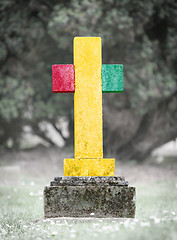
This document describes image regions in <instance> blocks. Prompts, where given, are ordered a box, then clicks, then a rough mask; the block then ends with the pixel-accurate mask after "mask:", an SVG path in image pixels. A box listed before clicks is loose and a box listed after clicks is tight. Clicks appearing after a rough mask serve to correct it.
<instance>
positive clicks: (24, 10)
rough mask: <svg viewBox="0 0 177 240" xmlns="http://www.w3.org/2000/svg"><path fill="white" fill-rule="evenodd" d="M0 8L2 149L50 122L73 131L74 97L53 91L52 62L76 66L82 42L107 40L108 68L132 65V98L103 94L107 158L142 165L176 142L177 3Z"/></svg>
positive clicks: (86, 0)
mask: <svg viewBox="0 0 177 240" xmlns="http://www.w3.org/2000/svg"><path fill="white" fill-rule="evenodd" d="M0 6H1V10H0V11H1V12H0V16H1V17H0V18H1V19H0V20H1V21H0V25H1V26H0V29H1V30H0V31H1V32H0V33H1V34H0V36H1V40H0V46H1V49H2V50H0V62H1V63H2V70H1V75H0V78H1V83H0V84H1V90H0V97H1V99H2V100H1V103H0V116H1V129H0V141H1V143H2V144H5V143H6V141H7V138H8V137H9V136H11V137H13V138H14V142H16V144H15V145H18V139H19V137H20V134H21V132H22V126H23V125H24V124H29V125H31V126H32V127H33V129H34V131H35V132H37V133H38V134H40V135H41V134H43V133H41V130H40V129H39V124H38V123H39V122H40V121H42V120H47V121H50V122H51V123H52V124H53V125H54V126H55V127H56V129H58V128H57V126H56V122H57V119H58V116H64V117H66V118H68V119H69V121H70V131H72V129H73V128H72V122H73V117H72V116H73V113H72V111H73V110H72V109H73V101H72V98H73V96H71V95H66V94H65V95H60V94H58V95H57V96H56V95H55V94H52V93H51V91H49V89H50V88H51V76H50V75H51V64H53V63H72V40H73V37H74V36H101V37H102V40H103V63H123V64H124V82H125V91H124V93H123V94H113V93H112V94H108V95H106V94H104V95H103V101H104V104H103V110H104V133H105V135H104V151H105V153H107V154H108V153H112V154H118V156H119V158H120V159H132V158H135V159H137V160H142V159H144V158H145V157H147V156H148V155H149V153H150V152H151V151H152V149H153V148H154V147H157V146H159V145H161V144H163V143H165V142H167V141H169V140H171V139H174V138H176V136H177V125H176V119H177V70H176V59H177V50H176V49H177V48H176V44H177V37H176V21H177V17H176V16H177V4H176V2H175V1H174V0H171V1H166V0H153V1H146V2H142V1H140V0H138V1H136V2H132V1H130V0H124V1H114V0H103V1H101V0H82V1H80V0H74V1H60V2H58V1H52V2H51V1H49V0H46V1H42V0H41V1H36V0H28V1H26V2H25V3H24V1H15V0H13V1H9V2H5V1H4V2H2V3H1V5H0ZM14 128H16V131H14ZM12 129H13V131H12ZM58 130H59V132H60V133H61V131H60V130H61V129H58ZM43 136H44V137H45V134H43Z"/></svg>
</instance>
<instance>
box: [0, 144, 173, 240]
mask: <svg viewBox="0 0 177 240" xmlns="http://www.w3.org/2000/svg"><path fill="white" fill-rule="evenodd" d="M69 157H73V156H72V155H71V154H70V153H66V151H65V152H64V151H61V150H59V149H56V148H53V149H52V148H51V149H46V148H40V149H39V148H38V149H36V150H32V151H22V152H1V153H0V206H1V207H0V239H25V240H26V239H62V240H64V239H66V240H68V239H77V240H79V239H84V240H87V239H118V238H119V239H143V240H144V239H156V240H158V239H159V240H163V239H170V240H171V239H174V240H176V239H177V204H176V199H177V164H176V163H174V162H173V164H171V162H169V161H168V162H167V163H166V164H165V163H164V162H163V164H161V163H159V164H154V162H153V161H151V164H150V163H149V162H145V163H143V164H141V165H137V163H136V162H135V161H131V162H129V163H121V162H120V161H117V162H116V175H123V176H125V178H126V180H128V181H129V184H130V185H131V186H135V187H136V190H137V194H136V195H137V199H136V201H137V202H136V204H137V205H136V207H137V209H136V218H135V219H94V218H88V219H68V218H67V219H64V218H63V219H44V218H43V189H44V186H45V185H48V184H49V182H50V181H51V180H52V179H53V177H55V176H61V175H62V174H63V163H62V162H63V159H64V158H69ZM109 157H110V156H109ZM111 157H112V156H111ZM152 163H153V164H152ZM93 216H94V213H93V214H92V216H91V217H93Z"/></svg>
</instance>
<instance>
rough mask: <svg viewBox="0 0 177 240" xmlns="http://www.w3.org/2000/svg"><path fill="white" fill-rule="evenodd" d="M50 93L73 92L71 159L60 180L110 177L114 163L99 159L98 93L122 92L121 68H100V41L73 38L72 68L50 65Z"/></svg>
mask: <svg viewBox="0 0 177 240" xmlns="http://www.w3.org/2000/svg"><path fill="white" fill-rule="evenodd" d="M52 77H53V92H74V133H75V158H73V159H65V160H64V176H114V171H115V159H107V158H103V126H102V121H103V120H102V92H121V91H123V66H122V65H119V64H117V65H112V64H105V65H102V56H101V38H99V37H76V38H74V65H72V64H67V65H53V66H52Z"/></svg>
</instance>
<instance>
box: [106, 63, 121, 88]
mask: <svg viewBox="0 0 177 240" xmlns="http://www.w3.org/2000/svg"><path fill="white" fill-rule="evenodd" d="M101 79H102V92H122V91H123V65H122V64H103V65H102V69H101Z"/></svg>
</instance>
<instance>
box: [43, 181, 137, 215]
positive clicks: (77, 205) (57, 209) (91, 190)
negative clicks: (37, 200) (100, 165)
mask: <svg viewBox="0 0 177 240" xmlns="http://www.w3.org/2000/svg"><path fill="white" fill-rule="evenodd" d="M44 215H45V217H47V218H54V217H98V218H100V217H102V218H110V217H111V218H133V217H134V216H135V188H134V187H129V186H128V182H127V181H125V179H124V178H123V177H56V178H55V179H54V181H52V182H51V186H49V187H48V186H46V187H45V189H44Z"/></svg>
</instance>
